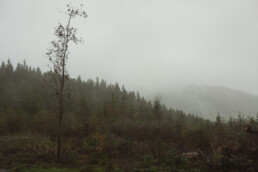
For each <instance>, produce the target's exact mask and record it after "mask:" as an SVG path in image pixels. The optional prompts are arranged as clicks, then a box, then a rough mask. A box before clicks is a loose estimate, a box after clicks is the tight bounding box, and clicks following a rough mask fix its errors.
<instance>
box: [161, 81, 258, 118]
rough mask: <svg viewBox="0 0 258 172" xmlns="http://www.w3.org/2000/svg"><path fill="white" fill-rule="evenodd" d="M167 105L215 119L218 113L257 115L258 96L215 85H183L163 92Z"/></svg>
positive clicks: (224, 115)
mask: <svg viewBox="0 0 258 172" xmlns="http://www.w3.org/2000/svg"><path fill="white" fill-rule="evenodd" d="M162 101H163V102H164V103H166V105H167V106H169V107H170V106H171V107H173V108H177V109H182V110H184V111H185V112H187V113H194V114H198V115H199V116H202V117H203V118H209V119H212V120H214V119H215V118H216V116H217V114H218V113H219V114H221V116H223V117H224V118H226V119H229V118H230V116H231V117H235V118H236V117H237V116H238V115H242V116H243V115H244V116H245V117H248V116H255V115H256V113H257V112H258V106H257V104H258V96H257V95H253V94H248V93H245V92H242V91H238V90H232V89H229V88H225V87H215V86H200V85H191V86H182V87H181V88H176V89H171V90H167V91H166V92H165V93H163V94H162Z"/></svg>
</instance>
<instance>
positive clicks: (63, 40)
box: [46, 4, 87, 161]
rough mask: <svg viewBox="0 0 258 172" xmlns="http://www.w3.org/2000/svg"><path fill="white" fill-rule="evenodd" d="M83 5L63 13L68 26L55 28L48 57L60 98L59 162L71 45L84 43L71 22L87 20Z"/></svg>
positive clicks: (68, 8)
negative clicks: (78, 19) (77, 18)
mask: <svg viewBox="0 0 258 172" xmlns="http://www.w3.org/2000/svg"><path fill="white" fill-rule="evenodd" d="M82 6H83V5H82V4H81V5H80V8H77V9H75V8H73V7H72V6H71V5H70V4H68V5H67V10H66V11H64V12H61V13H63V14H65V15H67V16H68V21H67V23H66V25H62V24H61V23H59V24H58V26H57V27H56V28H55V32H54V35H55V37H56V40H54V41H52V42H51V44H50V48H48V51H47V53H46V55H47V56H48V57H49V61H50V63H51V66H50V69H51V74H52V75H51V80H50V81H51V83H50V84H49V85H51V87H52V88H53V90H54V91H55V94H56V96H57V98H58V114H57V116H58V134H57V136H58V138H57V160H58V161H60V152H61V124H62V119H63V114H64V108H63V98H64V95H65V89H64V88H65V84H66V80H68V79H69V74H68V71H67V60H68V55H69V51H68V48H69V43H70V42H73V43H75V44H78V43H82V42H83V40H82V38H78V37H77V36H76V34H77V29H76V28H74V27H72V26H71V20H72V19H73V18H75V17H77V16H78V17H83V18H86V17H87V14H86V12H85V11H83V10H82Z"/></svg>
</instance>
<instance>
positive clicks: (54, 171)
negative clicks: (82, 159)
mask: <svg viewBox="0 0 258 172" xmlns="http://www.w3.org/2000/svg"><path fill="white" fill-rule="evenodd" d="M19 171H21V172H80V170H79V169H66V168H41V167H33V168H22V169H20V170H19Z"/></svg>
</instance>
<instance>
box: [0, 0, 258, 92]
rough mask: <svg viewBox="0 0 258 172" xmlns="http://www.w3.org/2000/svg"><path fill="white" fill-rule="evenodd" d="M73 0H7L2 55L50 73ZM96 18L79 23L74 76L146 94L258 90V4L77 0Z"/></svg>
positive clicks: (1, 9) (2, 4) (71, 64)
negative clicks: (188, 88)
mask: <svg viewBox="0 0 258 172" xmlns="http://www.w3.org/2000/svg"><path fill="white" fill-rule="evenodd" d="M67 2H68V3H69V2H70V1H63V0H51V1H50V0H48V1H33V0H21V1H14V0H8V1H7V0H1V1H0V21H1V22H0V27H1V30H2V31H1V32H0V37H1V38H2V39H1V40H0V46H1V49H0V60H1V61H3V60H7V59H8V58H9V59H10V60H11V62H13V63H14V64H16V63H17V62H22V61H23V60H24V59H25V60H26V61H27V63H28V65H30V66H33V67H40V68H41V69H42V71H46V70H48V68H47V65H48V64H49V62H48V58H47V57H46V56H45V53H46V51H47V47H48V45H49V43H50V42H51V41H52V40H53V39H54V36H53V32H54V27H55V26H56V25H57V24H58V22H62V23H63V22H65V21H66V18H65V17H66V16H65V15H63V14H61V13H59V12H58V10H62V9H65V6H66V4H67ZM80 3H83V4H84V7H85V10H86V12H87V14H88V16H89V17H88V18H87V19H86V20H84V19H78V20H77V19H76V20H75V21H74V22H73V23H72V24H73V25H74V26H75V27H76V28H77V29H78V35H80V36H81V37H82V38H84V40H85V43H84V44H81V45H77V46H74V45H72V46H71V50H70V52H71V54H70V57H69V61H68V70H69V73H70V75H71V77H77V76H78V75H80V76H81V77H82V78H84V79H85V80H87V79H88V78H92V79H95V78H96V77H99V78H101V79H102V78H103V79H105V80H107V82H110V83H115V82H118V83H119V84H120V85H125V87H126V88H127V89H128V90H135V91H137V90H138V91H139V92H140V93H141V94H142V95H146V94H149V93H151V92H153V93H159V92H162V91H166V90H169V89H171V88H173V87H174V86H175V87H176V86H178V85H210V86H222V87H227V88H231V89H235V90H240V91H244V92H247V93H251V94H256V95H258V78H257V73H258V68H257V64H258V58H257V57H258V49H257V45H258V33H257V29H258V11H257V7H258V2H257V1H255V0H246V1H241V0H227V1H224V0H218V1H201V0H195V1H187V0H174V1H171V0H170V1H169V0H164V1H154V0H149V1H144V0H132V1H119V0H110V1H108V2H107V1H105V0H94V1H93V0H87V1H79V0H75V1H73V2H72V5H74V6H78V5H79V4H80Z"/></svg>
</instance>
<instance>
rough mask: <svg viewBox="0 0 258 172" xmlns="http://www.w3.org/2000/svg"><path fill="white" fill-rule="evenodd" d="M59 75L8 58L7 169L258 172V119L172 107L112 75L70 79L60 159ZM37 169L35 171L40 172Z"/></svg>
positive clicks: (1, 119) (2, 97)
mask: <svg viewBox="0 0 258 172" xmlns="http://www.w3.org/2000/svg"><path fill="white" fill-rule="evenodd" d="M50 76H51V72H45V73H43V72H41V70H40V69H39V68H36V69H35V68H32V67H30V66H28V65H27V64H26V62H25V61H24V62H23V63H18V64H17V66H16V67H14V66H13V65H12V63H11V62H10V61H9V60H8V61H3V62H2V64H1V67H0V167H1V166H2V167H6V168H11V169H12V170H14V171H26V169H27V171H28V167H30V168H29V169H31V171H33V169H34V168H38V169H39V168H50V167H51V168H53V167H55V168H67V169H66V170H67V171H107V172H108V171H125V172H126V171H129V172H130V171H139V172H143V171H145V172H149V171H154V172H155V171H223V170H224V171H230V170H231V171H246V170H249V171H255V170H258V157H257V155H258V151H257V150H258V149H257V148H258V147H257V146H258V145H257V144H258V142H257V141H258V140H257V139H258V138H257V135H256V134H255V128H256V126H258V118H254V117H249V118H243V117H242V116H241V115H239V116H238V118H237V119H235V118H230V119H229V120H225V119H223V117H221V116H220V115H218V116H217V117H216V121H210V120H207V119H203V118H200V117H198V114H195V115H193V114H186V113H184V112H183V111H181V110H176V109H171V108H167V107H166V106H165V105H163V104H161V101H160V98H159V97H157V98H154V99H153V100H146V99H145V98H144V97H142V96H141V95H140V93H138V92H134V91H128V90H126V89H125V87H124V86H120V85H119V84H117V83H115V84H108V83H107V82H106V81H105V80H100V79H98V78H97V79H95V80H93V79H88V80H83V79H82V78H80V77H78V78H77V79H73V78H71V79H69V80H67V85H66V88H65V90H66V95H65V97H64V101H65V102H64V116H63V120H64V121H63V125H62V130H61V133H62V135H61V143H62V144H61V146H62V151H61V163H57V162H56V146H57V145H56V140H57V127H56V126H57V103H58V101H57V97H56V95H55V91H54V90H53V89H52V88H51V86H49V85H50V84H49V80H50V78H51V77H50ZM34 171H35V170H34Z"/></svg>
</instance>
